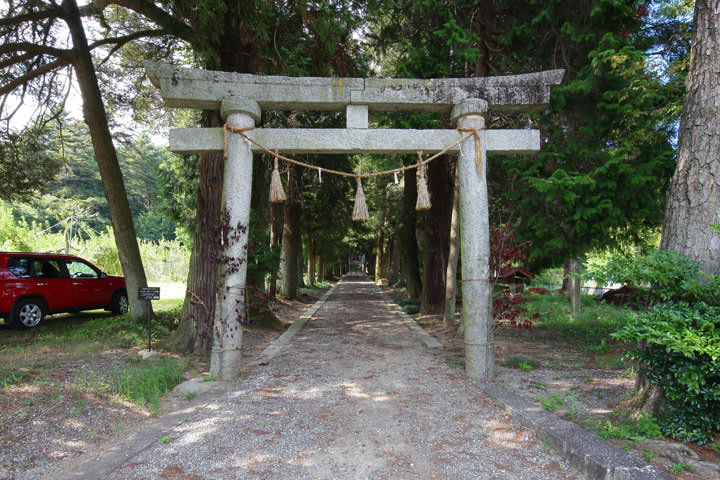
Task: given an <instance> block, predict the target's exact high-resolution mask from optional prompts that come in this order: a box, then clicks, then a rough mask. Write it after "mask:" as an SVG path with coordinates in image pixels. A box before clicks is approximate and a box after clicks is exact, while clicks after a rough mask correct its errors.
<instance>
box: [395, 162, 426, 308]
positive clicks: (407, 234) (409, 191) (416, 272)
mask: <svg viewBox="0 0 720 480" xmlns="http://www.w3.org/2000/svg"><path fill="white" fill-rule="evenodd" d="M404 177H405V182H404V183H405V184H404V187H403V207H402V208H403V219H402V227H401V228H400V242H401V243H400V244H401V248H402V273H403V275H404V277H405V289H406V291H407V295H408V297H410V298H419V297H420V294H421V293H422V283H421V281H420V266H419V265H418V247H417V237H416V231H415V230H416V218H415V215H416V213H415V202H416V201H417V183H416V178H415V170H414V169H412V170H405V175H404Z"/></svg>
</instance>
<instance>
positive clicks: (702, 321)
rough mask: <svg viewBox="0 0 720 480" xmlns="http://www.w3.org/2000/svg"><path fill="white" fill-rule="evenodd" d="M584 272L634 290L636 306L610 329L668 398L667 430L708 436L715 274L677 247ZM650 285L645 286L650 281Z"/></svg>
mask: <svg viewBox="0 0 720 480" xmlns="http://www.w3.org/2000/svg"><path fill="white" fill-rule="evenodd" d="M588 274H589V275H592V276H594V277H595V278H598V279H601V280H602V281H604V282H607V283H609V282H617V283H621V284H624V285H627V286H629V287H632V288H634V289H635V291H636V292H637V293H636V296H637V298H638V301H637V302H636V304H639V305H641V308H640V309H639V310H638V311H636V312H633V313H632V314H630V315H629V316H628V321H627V324H626V325H624V326H623V327H622V328H620V329H618V331H617V332H615V333H614V334H613V335H612V336H613V337H614V338H616V339H619V340H623V341H625V342H628V344H630V345H633V346H634V348H633V349H632V350H631V351H630V352H629V353H628V354H627V356H628V357H629V358H631V359H633V360H636V361H638V362H639V365H640V374H641V375H643V376H644V377H645V378H647V380H648V381H649V382H650V383H651V384H652V385H653V386H655V387H657V388H659V389H660V390H662V392H663V393H664V394H665V397H666V398H667V402H666V405H664V407H665V408H664V411H663V412H662V413H661V414H660V415H658V425H659V426H660V429H661V430H662V431H663V433H665V434H666V435H669V436H672V437H674V438H679V439H682V440H684V441H696V442H698V443H701V444H702V443H707V442H710V441H712V438H713V434H712V432H713V431H720V361H718V360H720V276H717V275H705V274H704V273H702V272H701V271H700V270H699V263H697V262H694V261H692V260H690V259H688V258H686V257H684V256H681V255H679V254H677V253H675V252H668V251H663V250H658V251H651V252H648V253H646V254H642V255H636V256H634V257H624V256H618V257H615V258H613V259H611V261H610V262H609V263H608V264H607V266H605V267H604V268H601V269H598V270H590V271H589V272H588ZM648 285H649V287H648Z"/></svg>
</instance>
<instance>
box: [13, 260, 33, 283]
mask: <svg viewBox="0 0 720 480" xmlns="http://www.w3.org/2000/svg"><path fill="white" fill-rule="evenodd" d="M8 270H10V273H12V274H13V275H15V276H16V277H17V278H30V276H31V274H30V259H29V258H23V257H11V258H10V259H8Z"/></svg>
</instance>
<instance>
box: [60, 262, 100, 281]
mask: <svg viewBox="0 0 720 480" xmlns="http://www.w3.org/2000/svg"><path fill="white" fill-rule="evenodd" d="M67 269H68V272H69V273H70V277H72V278H98V277H99V275H98V272H97V271H96V270H95V269H94V268H92V267H91V266H90V265H88V264H87V263H83V262H78V261H77V260H69V261H67Z"/></svg>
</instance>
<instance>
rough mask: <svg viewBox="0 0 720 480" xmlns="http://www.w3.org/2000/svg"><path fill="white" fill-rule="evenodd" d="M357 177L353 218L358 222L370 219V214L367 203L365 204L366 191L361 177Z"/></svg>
mask: <svg viewBox="0 0 720 480" xmlns="http://www.w3.org/2000/svg"><path fill="white" fill-rule="evenodd" d="M355 178H356V180H357V192H356V193H355V207H354V208H353V217H352V219H353V220H355V221H356V222H362V221H365V220H368V219H369V218H370V216H369V215H368V209H367V205H366V204H365V192H363V188H362V180H361V179H360V177H355Z"/></svg>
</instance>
